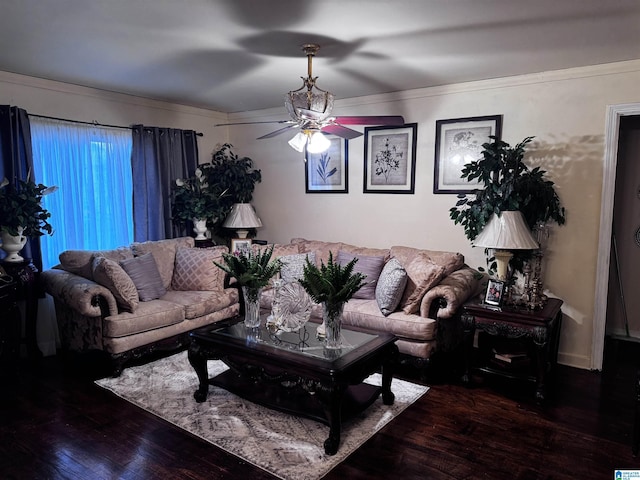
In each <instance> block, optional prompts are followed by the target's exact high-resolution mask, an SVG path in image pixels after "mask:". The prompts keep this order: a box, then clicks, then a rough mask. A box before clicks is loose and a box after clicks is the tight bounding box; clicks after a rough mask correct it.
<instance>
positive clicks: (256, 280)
mask: <svg viewBox="0 0 640 480" xmlns="http://www.w3.org/2000/svg"><path fill="white" fill-rule="evenodd" d="M272 254H273V246H271V247H270V248H267V249H265V250H264V251H261V250H257V251H253V250H249V251H248V252H246V253H244V252H240V253H238V254H231V253H223V254H222V259H223V261H224V264H220V263H218V262H213V263H214V264H215V265H216V266H217V267H218V268H221V269H222V270H223V271H224V272H226V273H228V274H229V275H231V276H232V277H233V278H235V279H236V283H237V284H238V285H239V286H241V287H248V288H252V289H255V288H262V287H265V286H266V285H267V284H268V283H269V280H270V279H271V277H273V276H274V275H276V274H277V273H278V272H280V269H281V268H282V261H281V260H280V259H279V258H276V259H275V260H271V255H272Z"/></svg>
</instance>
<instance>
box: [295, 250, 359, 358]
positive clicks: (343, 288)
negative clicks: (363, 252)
mask: <svg viewBox="0 0 640 480" xmlns="http://www.w3.org/2000/svg"><path fill="white" fill-rule="evenodd" d="M357 261H358V259H357V258H356V257H354V258H353V259H352V260H351V261H350V262H349V263H347V264H346V265H340V264H339V263H337V262H334V261H333V254H332V253H331V252H329V260H328V261H327V264H326V265H325V263H324V262H322V261H321V262H320V267H317V266H316V265H315V264H313V263H311V262H310V261H309V258H307V259H306V261H305V265H304V275H303V278H301V279H300V280H298V281H299V282H300V284H301V285H302V287H303V288H304V289H305V290H306V292H307V293H308V294H309V296H310V297H311V298H312V299H313V300H314V301H315V302H316V303H320V304H322V325H320V326H319V327H318V334H319V335H320V336H322V335H324V336H325V346H326V347H327V348H332V349H336V348H340V347H341V346H342V343H341V337H340V331H341V326H342V311H343V309H344V304H345V303H346V302H347V301H349V299H350V298H351V297H352V296H353V294H354V293H356V292H357V291H358V290H359V289H360V287H362V286H363V285H364V283H365V278H366V276H365V275H363V274H362V273H360V272H354V271H353V269H354V266H355V264H356V262H357Z"/></svg>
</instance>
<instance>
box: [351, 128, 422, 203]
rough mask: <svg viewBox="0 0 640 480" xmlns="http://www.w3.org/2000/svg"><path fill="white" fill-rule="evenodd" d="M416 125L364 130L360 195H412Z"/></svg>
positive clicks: (414, 174) (413, 189)
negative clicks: (362, 184)
mask: <svg viewBox="0 0 640 480" xmlns="http://www.w3.org/2000/svg"><path fill="white" fill-rule="evenodd" d="M417 136H418V124H417V123H407V124H406V125H402V126H399V127H388V126H381V127H366V128H365V129H364V186H363V190H362V191H363V192H364V193H414V191H415V182H416V141H417Z"/></svg>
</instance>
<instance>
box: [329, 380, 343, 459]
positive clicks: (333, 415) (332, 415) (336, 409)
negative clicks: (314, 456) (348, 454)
mask: <svg viewBox="0 0 640 480" xmlns="http://www.w3.org/2000/svg"><path fill="white" fill-rule="evenodd" d="M344 391H345V388H344V387H341V386H339V385H332V386H331V388H330V392H329V405H328V409H327V414H328V417H329V437H328V438H327V439H326V440H325V441H324V453H326V454H327V455H335V454H336V452H337V451H338V447H339V446H340V433H341V429H342V396H343V394H344Z"/></svg>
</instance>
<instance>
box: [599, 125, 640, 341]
mask: <svg viewBox="0 0 640 480" xmlns="http://www.w3.org/2000/svg"><path fill="white" fill-rule="evenodd" d="M639 266H640V116H625V117H622V118H621V119H620V126H619V130H618V162H617V167H616V181H615V192H614V205H613V220H612V237H611V255H610V267H609V292H608V295H607V317H606V327H605V334H606V335H607V336H609V337H612V338H614V339H618V340H630V341H636V342H640V295H638V294H637V285H638V284H640V269H639V268H638V267H639Z"/></svg>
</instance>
